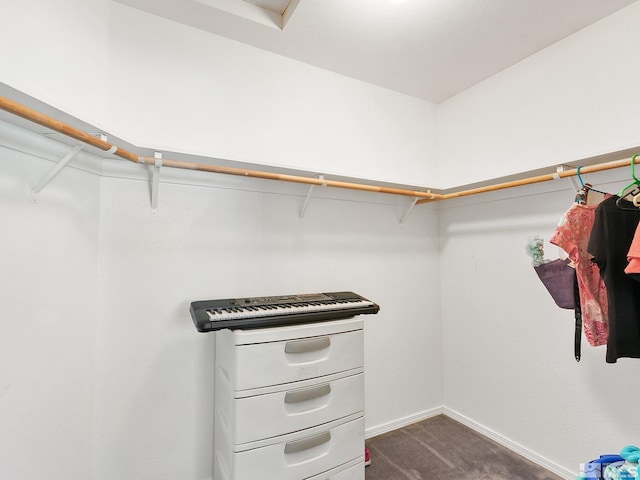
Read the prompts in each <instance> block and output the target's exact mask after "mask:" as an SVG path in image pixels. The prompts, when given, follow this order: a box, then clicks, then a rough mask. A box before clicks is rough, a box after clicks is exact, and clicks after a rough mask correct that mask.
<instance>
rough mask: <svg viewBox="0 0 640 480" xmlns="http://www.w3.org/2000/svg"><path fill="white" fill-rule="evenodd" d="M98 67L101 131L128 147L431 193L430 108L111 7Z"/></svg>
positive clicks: (432, 117) (432, 124)
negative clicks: (103, 72) (104, 74)
mask: <svg viewBox="0 0 640 480" xmlns="http://www.w3.org/2000/svg"><path fill="white" fill-rule="evenodd" d="M155 32H161V34H156V33H155ZM109 58H110V65H109V78H110V81H109V95H108V104H107V105H108V107H107V110H108V115H107V122H106V123H107V124H108V125H109V128H110V131H111V132H112V133H115V134H117V135H120V136H123V137H126V138H128V139H130V140H131V141H133V142H134V143H136V144H138V145H144V146H148V147H151V148H155V149H160V150H165V151H166V150H170V151H180V152H185V153H196V154H200V155H204V156H209V157H218V158H225V159H232V160H240V161H247V162H255V163H261V164H267V165H279V166H286V167H292V168H298V169H302V170H309V171H312V172H318V173H333V174H338V175H346V176H350V177H356V178H370V179H377V180H384V181H390V182H396V183H405V184H409V185H413V184H418V185H429V184H432V183H433V182H435V178H434V173H435V170H436V158H435V119H436V113H435V110H436V107H435V105H433V104H430V103H428V102H424V101H421V100H418V99H416V98H412V97H408V96H405V95H400V94H398V93H395V92H391V91H389V90H384V89H382V88H379V87H375V86H373V85H369V84H366V83H363V82H360V81H355V80H352V79H349V78H346V77H343V76H340V75H337V74H334V73H331V72H328V71H325V70H321V69H319V68H315V67H311V66H309V65H306V64H303V63H300V62H296V61H293V60H290V59H287V58H284V57H280V56H278V55H275V54H271V53H268V52H265V51H262V50H258V49H256V48H253V47H249V46H247V45H244V44H241V43H238V42H235V41H232V40H228V39H226V38H223V37H219V36H216V35H212V34H209V33H206V32H203V31H201V30H197V29H195V28H191V27H187V26H185V25H181V24H178V23H174V22H171V21H168V20H166V19H163V18H160V17H155V16H152V15H149V14H146V13H143V12H141V11H138V10H135V9H132V8H130V7H126V6H124V5H120V4H117V3H115V4H113V6H112V17H111V25H110V52H109Z"/></svg>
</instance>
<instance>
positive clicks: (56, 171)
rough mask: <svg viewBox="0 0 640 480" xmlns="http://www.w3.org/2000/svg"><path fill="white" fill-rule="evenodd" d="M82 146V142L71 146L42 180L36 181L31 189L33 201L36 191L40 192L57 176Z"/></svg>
mask: <svg viewBox="0 0 640 480" xmlns="http://www.w3.org/2000/svg"><path fill="white" fill-rule="evenodd" d="M82 147H84V144H80V145H76V146H75V147H73V149H72V150H71V151H70V152H69V153H67V154H66V155H65V156H64V158H63V159H62V160H60V161H59V162H58V163H57V164H56V165H55V167H53V168H52V169H51V171H50V172H49V173H48V174H47V175H45V176H44V177H43V178H42V180H40V181H39V182H38V184H37V185H36V186H35V187H33V188H32V189H31V196H32V198H33V200H34V201H35V197H34V195H35V194H37V193H40V192H41V191H42V190H43V189H44V187H46V186H47V185H49V183H51V181H52V180H53V179H54V178H56V177H57V176H58V174H59V173H60V172H61V171H62V169H63V168H64V167H66V166H67V164H68V163H69V162H70V161H71V160H73V159H74V158H75V157H76V156H77V155H78V153H80V150H82Z"/></svg>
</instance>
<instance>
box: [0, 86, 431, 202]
mask: <svg viewBox="0 0 640 480" xmlns="http://www.w3.org/2000/svg"><path fill="white" fill-rule="evenodd" d="M0 109H2V110H5V111H7V112H9V113H12V114H14V115H17V116H19V117H22V118H24V119H26V120H29V121H31V122H34V123H37V124H38V125H42V126H43V127H47V128H50V129H51V130H54V131H56V132H59V133H62V134H63V135H67V136H68V137H71V138H74V139H76V140H79V141H81V142H83V143H86V144H88V145H91V146H92V147H96V148H99V149H100V150H104V151H105V152H109V153H112V154H114V155H117V156H118V157H121V158H124V159H125V160H128V161H130V162H133V163H142V164H145V165H154V164H155V162H156V159H155V158H153V157H144V156H139V155H136V154H134V153H132V152H129V151H128V150H125V149H124V148H121V147H118V146H116V145H112V144H111V143H108V142H105V141H104V140H101V139H99V138H97V137H94V136H93V135H90V134H88V133H86V132H83V131H81V130H78V129H77V128H74V127H72V126H70V125H67V124H65V123H63V122H60V121H58V120H56V119H54V118H51V117H49V116H47V115H44V114H42V113H40V112H37V111H35V110H33V109H31V108H29V107H27V106H25V105H22V104H19V103H17V102H14V101H13V100H10V99H8V98H6V97H2V96H0ZM160 161H161V162H162V163H161V164H162V166H165V167H172V168H181V169H185V170H198V171H203V172H212V173H221V174H226V175H237V176H241V177H253V178H262V179H266V180H280V181H284V182H294V183H304V184H307V185H319V186H328V187H336V188H346V189H350V190H364V191H369V192H376V193H388V194H393V195H405V196H409V197H418V198H422V199H425V200H438V199H439V198H440V197H441V195H439V194H437V193H431V192H421V191H417V190H405V189H401V188H391V187H384V186H379V185H366V184H360V183H351V182H342V181H338V180H327V179H323V178H313V177H302V176H297V175H286V174H280V173H271V172H263V171H260V170H247V169H244V168H234V167H223V166H218V165H208V164H204V163H195V162H184V161H180V160H170V159H164V158H163V159H161V160H160Z"/></svg>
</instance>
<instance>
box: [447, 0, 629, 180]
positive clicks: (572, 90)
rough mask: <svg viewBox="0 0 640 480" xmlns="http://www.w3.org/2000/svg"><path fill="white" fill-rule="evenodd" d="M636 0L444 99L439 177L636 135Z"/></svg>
mask: <svg viewBox="0 0 640 480" xmlns="http://www.w3.org/2000/svg"><path fill="white" fill-rule="evenodd" d="M639 20H640V2H635V3H633V4H632V5H630V6H629V7H627V8H625V9H623V10H620V11H619V12H617V13H615V14H613V15H611V16H610V17H607V18H605V19H603V20H601V21H600V22H598V23H596V24H594V25H592V26H590V27H587V28H585V29H584V30H582V31H580V32H578V33H576V34H574V35H573V36H571V37H569V38H567V39H565V40H562V41H560V42H558V43H556V44H555V45H552V46H551V47H549V48H547V49H545V50H543V51H541V52H539V53H538V54H536V55H533V56H531V57H529V58H528V59H526V60H524V61H522V62H520V63H518V64H516V65H514V66H513V67H511V68H508V69H507V70H505V71H503V72H501V73H498V74H496V75H494V76H493V77H491V78H489V79H488V80H486V81H484V82H482V83H480V84H478V85H476V86H474V87H472V88H470V89H468V90H467V91H465V92H463V93H461V94H459V95H457V96H455V97H453V98H452V99H450V100H448V101H446V102H444V103H442V104H440V105H439V109H438V115H439V116H438V129H439V133H438V141H439V145H440V151H439V154H438V158H439V162H440V170H439V173H438V182H439V185H440V186H442V187H452V186H456V185H463V184H466V183H472V182H479V181H482V180H487V179H491V178H494V177H500V176H503V175H509V174H514V173H518V172H523V171H527V170H533V169H536V168H541V167H549V166H551V167H553V166H555V165H561V164H563V163H566V162H569V161H579V160H580V159H583V158H588V157H591V156H595V155H599V154H603V153H609V152H615V151H619V150H623V149H625V148H630V147H636V146H638V144H640V141H639V140H638V131H639V130H640V116H638V115H637V105H638V103H639V102H640V89H638V84H637V78H638V76H639V75H640V64H639V63H638V62H637V52H638V50H639V49H640V36H639V35H637V33H636V29H637V28H636V26H637V24H638V21H639Z"/></svg>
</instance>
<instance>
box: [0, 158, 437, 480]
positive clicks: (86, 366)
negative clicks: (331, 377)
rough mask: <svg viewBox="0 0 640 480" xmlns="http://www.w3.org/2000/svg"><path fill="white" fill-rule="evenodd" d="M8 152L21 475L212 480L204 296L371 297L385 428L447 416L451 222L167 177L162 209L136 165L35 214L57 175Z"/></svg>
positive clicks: (239, 183) (67, 176) (58, 197)
mask: <svg viewBox="0 0 640 480" xmlns="http://www.w3.org/2000/svg"><path fill="white" fill-rule="evenodd" d="M66 148H68V147H66ZM0 155H1V156H2V171H1V175H0V182H1V183H0V186H1V187H2V188H0V192H2V193H1V194H0V195H1V197H2V202H0V209H1V213H2V218H3V222H2V229H3V230H2V235H0V246H1V247H2V248H0V252H1V254H0V255H1V258H2V262H1V263H2V265H3V273H4V275H2V276H0V279H1V280H0V282H1V283H0V304H1V305H2V306H3V312H4V318H3V322H2V332H1V333H2V334H1V335H0V345H1V348H0V360H1V363H2V365H3V368H2V370H1V371H0V427H1V428H0V446H1V447H2V448H0V452H1V453H0V476H2V477H3V478H4V477H6V478H20V479H21V480H31V479H34V480H35V479H37V478H38V479H39V478H45V477H46V478H48V479H51V480H68V479H82V480H85V479H95V480H103V479H104V480H106V479H112V478H127V479H132V480H133V479H147V478H155V479H159V480H161V479H166V480H174V479H176V478H180V479H185V480H187V479H194V480H196V479H198V480H200V479H210V478H211V475H212V464H213V459H212V455H213V445H212V442H213V437H212V432H213V423H212V422H213V383H212V370H213V355H214V345H213V336H212V335H213V334H201V333H197V332H196V330H195V328H194V326H193V324H192V321H191V318H190V316H189V313H188V310H189V304H190V302H191V301H194V300H203V299H212V298H225V297H234V296H251V295H265V294H286V293H296V292H320V291H328V290H353V291H356V292H357V293H360V294H361V295H364V296H366V297H368V298H371V299H372V300H374V301H376V302H378V303H379V304H380V306H381V312H380V313H379V314H378V315H375V316H368V317H366V318H365V342H366V345H365V350H366V358H365V362H366V365H365V368H366V371H367V375H366V382H365V383H366V385H365V389H366V405H367V425H366V428H367V430H368V431H382V430H385V429H389V428H392V427H393V426H394V424H395V423H397V422H398V421H399V420H400V421H402V420H403V419H407V418H419V417H421V416H425V415H429V414H430V413H431V412H433V411H434V410H437V409H438V408H439V407H440V406H441V405H442V379H441V371H442V369H441V347H440V321H439V317H440V312H439V308H440V304H439V298H440V291H439V286H438V284H439V279H438V275H437V274H434V273H433V272H438V270H439V267H438V263H439V259H438V249H439V241H438V228H437V212H436V211H435V209H432V208H430V207H427V208H425V209H421V212H420V213H419V214H415V212H414V214H412V215H410V216H409V217H408V218H407V219H406V220H405V221H404V223H402V224H401V223H400V222H399V218H400V216H401V214H402V213H403V208H404V207H405V205H404V203H402V204H401V203H399V202H398V201H397V200H398V199H397V198H396V197H393V196H388V197H387V196H382V198H381V196H380V195H375V194H367V193H363V192H340V193H332V191H323V190H320V189H316V191H315V192H314V196H313V198H312V200H311V203H310V204H309V206H308V209H307V213H306V216H305V217H304V220H303V221H300V220H299V219H298V213H299V211H300V207H301V205H302V202H303V200H304V195H305V194H306V189H305V188H303V187H301V186H299V185H286V184H274V183H273V182H267V181H257V180H250V179H235V178H229V177H226V178H220V177H214V176H211V175H208V174H203V173H195V172H189V173H188V174H187V176H186V177H185V175H184V173H183V172H180V173H179V175H178V176H175V177H173V176H172V175H171V173H170V172H164V173H163V183H161V185H160V198H159V200H160V202H159V208H158V210H157V211H155V212H153V211H152V210H151V208H150V206H149V183H148V181H147V180H146V177H147V173H146V172H145V171H144V169H143V168H142V167H140V166H137V165H132V164H129V163H125V162H119V161H113V162H110V163H109V164H108V165H107V167H108V168H106V170H105V172H104V174H105V175H106V176H105V177H103V178H102V180H100V177H98V176H96V175H94V174H92V173H87V172H85V171H79V170H77V169H75V168H71V167H67V168H65V169H64V170H63V171H62V173H61V174H60V176H59V177H57V178H56V179H55V180H54V181H53V182H52V183H51V184H50V185H49V186H48V187H46V188H45V190H43V192H42V193H41V194H39V195H38V196H37V197H36V201H35V203H34V202H32V201H31V198H32V197H31V195H30V188H31V186H32V185H34V184H36V183H37V182H38V181H39V180H40V178H42V177H43V176H44V175H45V174H46V173H47V172H48V171H49V170H50V169H51V168H52V166H53V164H52V163H51V162H49V161H46V160H43V159H40V158H36V157H34V156H28V155H24V154H20V153H16V152H14V151H10V150H4V149H3V150H0ZM76 163H77V162H75V161H74V162H73V164H74V165H76ZM76 166H78V167H82V168H84V166H83V165H82V164H81V163H78V164H77V165H76ZM123 172H124V173H125V174H127V175H129V176H131V177H134V178H135V177H138V178H143V179H145V180H139V179H127V178H118V176H119V175H121V174H123ZM164 182H177V183H175V184H174V183H164ZM239 188H242V189H243V190H240V189H239ZM247 189H249V190H247ZM261 192H262V193H261ZM267 192H270V193H267ZM389 358H393V359H394V361H393V362H389V361H388V359H389ZM416 372H419V374H417V373H416Z"/></svg>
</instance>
